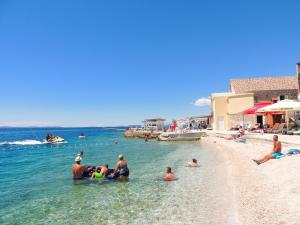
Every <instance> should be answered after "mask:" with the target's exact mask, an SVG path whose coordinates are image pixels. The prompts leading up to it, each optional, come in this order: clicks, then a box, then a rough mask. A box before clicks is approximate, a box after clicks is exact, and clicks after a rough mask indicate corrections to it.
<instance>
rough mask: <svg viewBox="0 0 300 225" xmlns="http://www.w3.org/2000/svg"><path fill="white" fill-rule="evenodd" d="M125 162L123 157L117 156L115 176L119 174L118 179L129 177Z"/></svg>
mask: <svg viewBox="0 0 300 225" xmlns="http://www.w3.org/2000/svg"><path fill="white" fill-rule="evenodd" d="M127 164H128V163H127V161H126V160H125V159H124V156H123V155H119V161H118V162H117V165H116V168H115V174H117V173H119V174H120V178H128V177H129V169H128V165H127Z"/></svg>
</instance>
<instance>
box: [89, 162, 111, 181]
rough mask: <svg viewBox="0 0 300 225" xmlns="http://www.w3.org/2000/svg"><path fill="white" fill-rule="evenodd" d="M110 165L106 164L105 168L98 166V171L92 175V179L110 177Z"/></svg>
mask: <svg viewBox="0 0 300 225" xmlns="http://www.w3.org/2000/svg"><path fill="white" fill-rule="evenodd" d="M108 172H109V170H108V164H105V165H104V166H97V167H96V171H95V172H94V173H93V174H92V176H91V178H92V179H100V178H104V177H106V176H107V175H108Z"/></svg>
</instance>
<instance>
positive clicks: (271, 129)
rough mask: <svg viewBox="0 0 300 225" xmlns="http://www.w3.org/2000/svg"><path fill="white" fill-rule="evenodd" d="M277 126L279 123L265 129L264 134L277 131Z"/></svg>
mask: <svg viewBox="0 0 300 225" xmlns="http://www.w3.org/2000/svg"><path fill="white" fill-rule="evenodd" d="M279 125H280V123H275V124H274V126H273V127H270V128H267V129H266V131H265V132H266V133H272V132H273V130H276V129H278V127H279Z"/></svg>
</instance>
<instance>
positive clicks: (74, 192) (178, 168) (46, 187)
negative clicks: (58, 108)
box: [0, 128, 234, 225]
mask: <svg viewBox="0 0 300 225" xmlns="http://www.w3.org/2000/svg"><path fill="white" fill-rule="evenodd" d="M81 132H83V133H84V134H85V136H86V138H85V139H82V140H81V139H79V138H78V136H79V135H80V133H81ZM123 132H124V129H123V128H1V129H0V224H2V225H4V224H26V225H30V224H34V225H36V224H103V225H110V224H111V225H113V224H116V225H125V224H142V225H147V224H155V225H156V224H157V225H160V224H163V225H166V224H170V225H176V224H178V225H179V224H199V225H202V224H204V225H205V224H218V225H219V224H233V222H232V221H233V218H232V215H233V213H232V212H233V207H234V206H233V201H232V195H231V190H230V188H229V185H228V184H227V172H226V162H225V161H224V159H223V158H222V157H221V155H220V154H219V150H218V149H216V148H214V147H213V146H211V145H207V144H204V143H202V142H201V141H196V142H158V141H156V140H150V141H149V142H145V141H144V140H143V139H126V138H125V137H124V136H123ZM47 133H52V134H53V135H58V136H61V137H63V138H64V139H65V140H66V142H65V143H61V144H47V143H45V141H44V139H45V135H46V134H47ZM79 151H84V155H83V161H82V163H83V164H85V165H102V164H104V163H107V164H109V167H110V168H113V167H114V166H115V164H116V162H117V160H118V155H119V154H123V155H124V156H125V159H126V160H127V161H128V166H129V169H130V177H129V180H128V181H127V182H121V181H111V180H103V181H92V180H90V179H85V180H83V181H80V182H74V181H73V179H72V172H71V166H72V164H73V163H74V159H75V156H76V155H77V153H78V152H79ZM192 158H196V159H197V160H198V162H199V163H200V167H197V168H190V167H187V162H188V161H191V159H192ZM167 166H170V167H171V168H172V169H173V171H174V173H175V176H176V177H177V178H178V179H177V180H176V181H172V182H165V181H163V180H162V179H161V177H162V176H163V175H164V174H165V171H166V167H167Z"/></svg>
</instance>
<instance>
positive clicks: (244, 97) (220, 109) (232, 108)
mask: <svg viewBox="0 0 300 225" xmlns="http://www.w3.org/2000/svg"><path fill="white" fill-rule="evenodd" d="M211 103H212V111H213V123H212V124H213V129H214V130H220V131H224V130H229V129H230V128H232V127H235V126H240V125H242V124H243V123H251V124H254V123H255V122H256V121H255V116H253V115H246V116H244V115H243V113H242V112H243V111H244V110H246V109H248V108H251V107H253V106H254V94H253V93H243V94H234V93H230V92H227V93H215V94H212V96H211Z"/></svg>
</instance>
